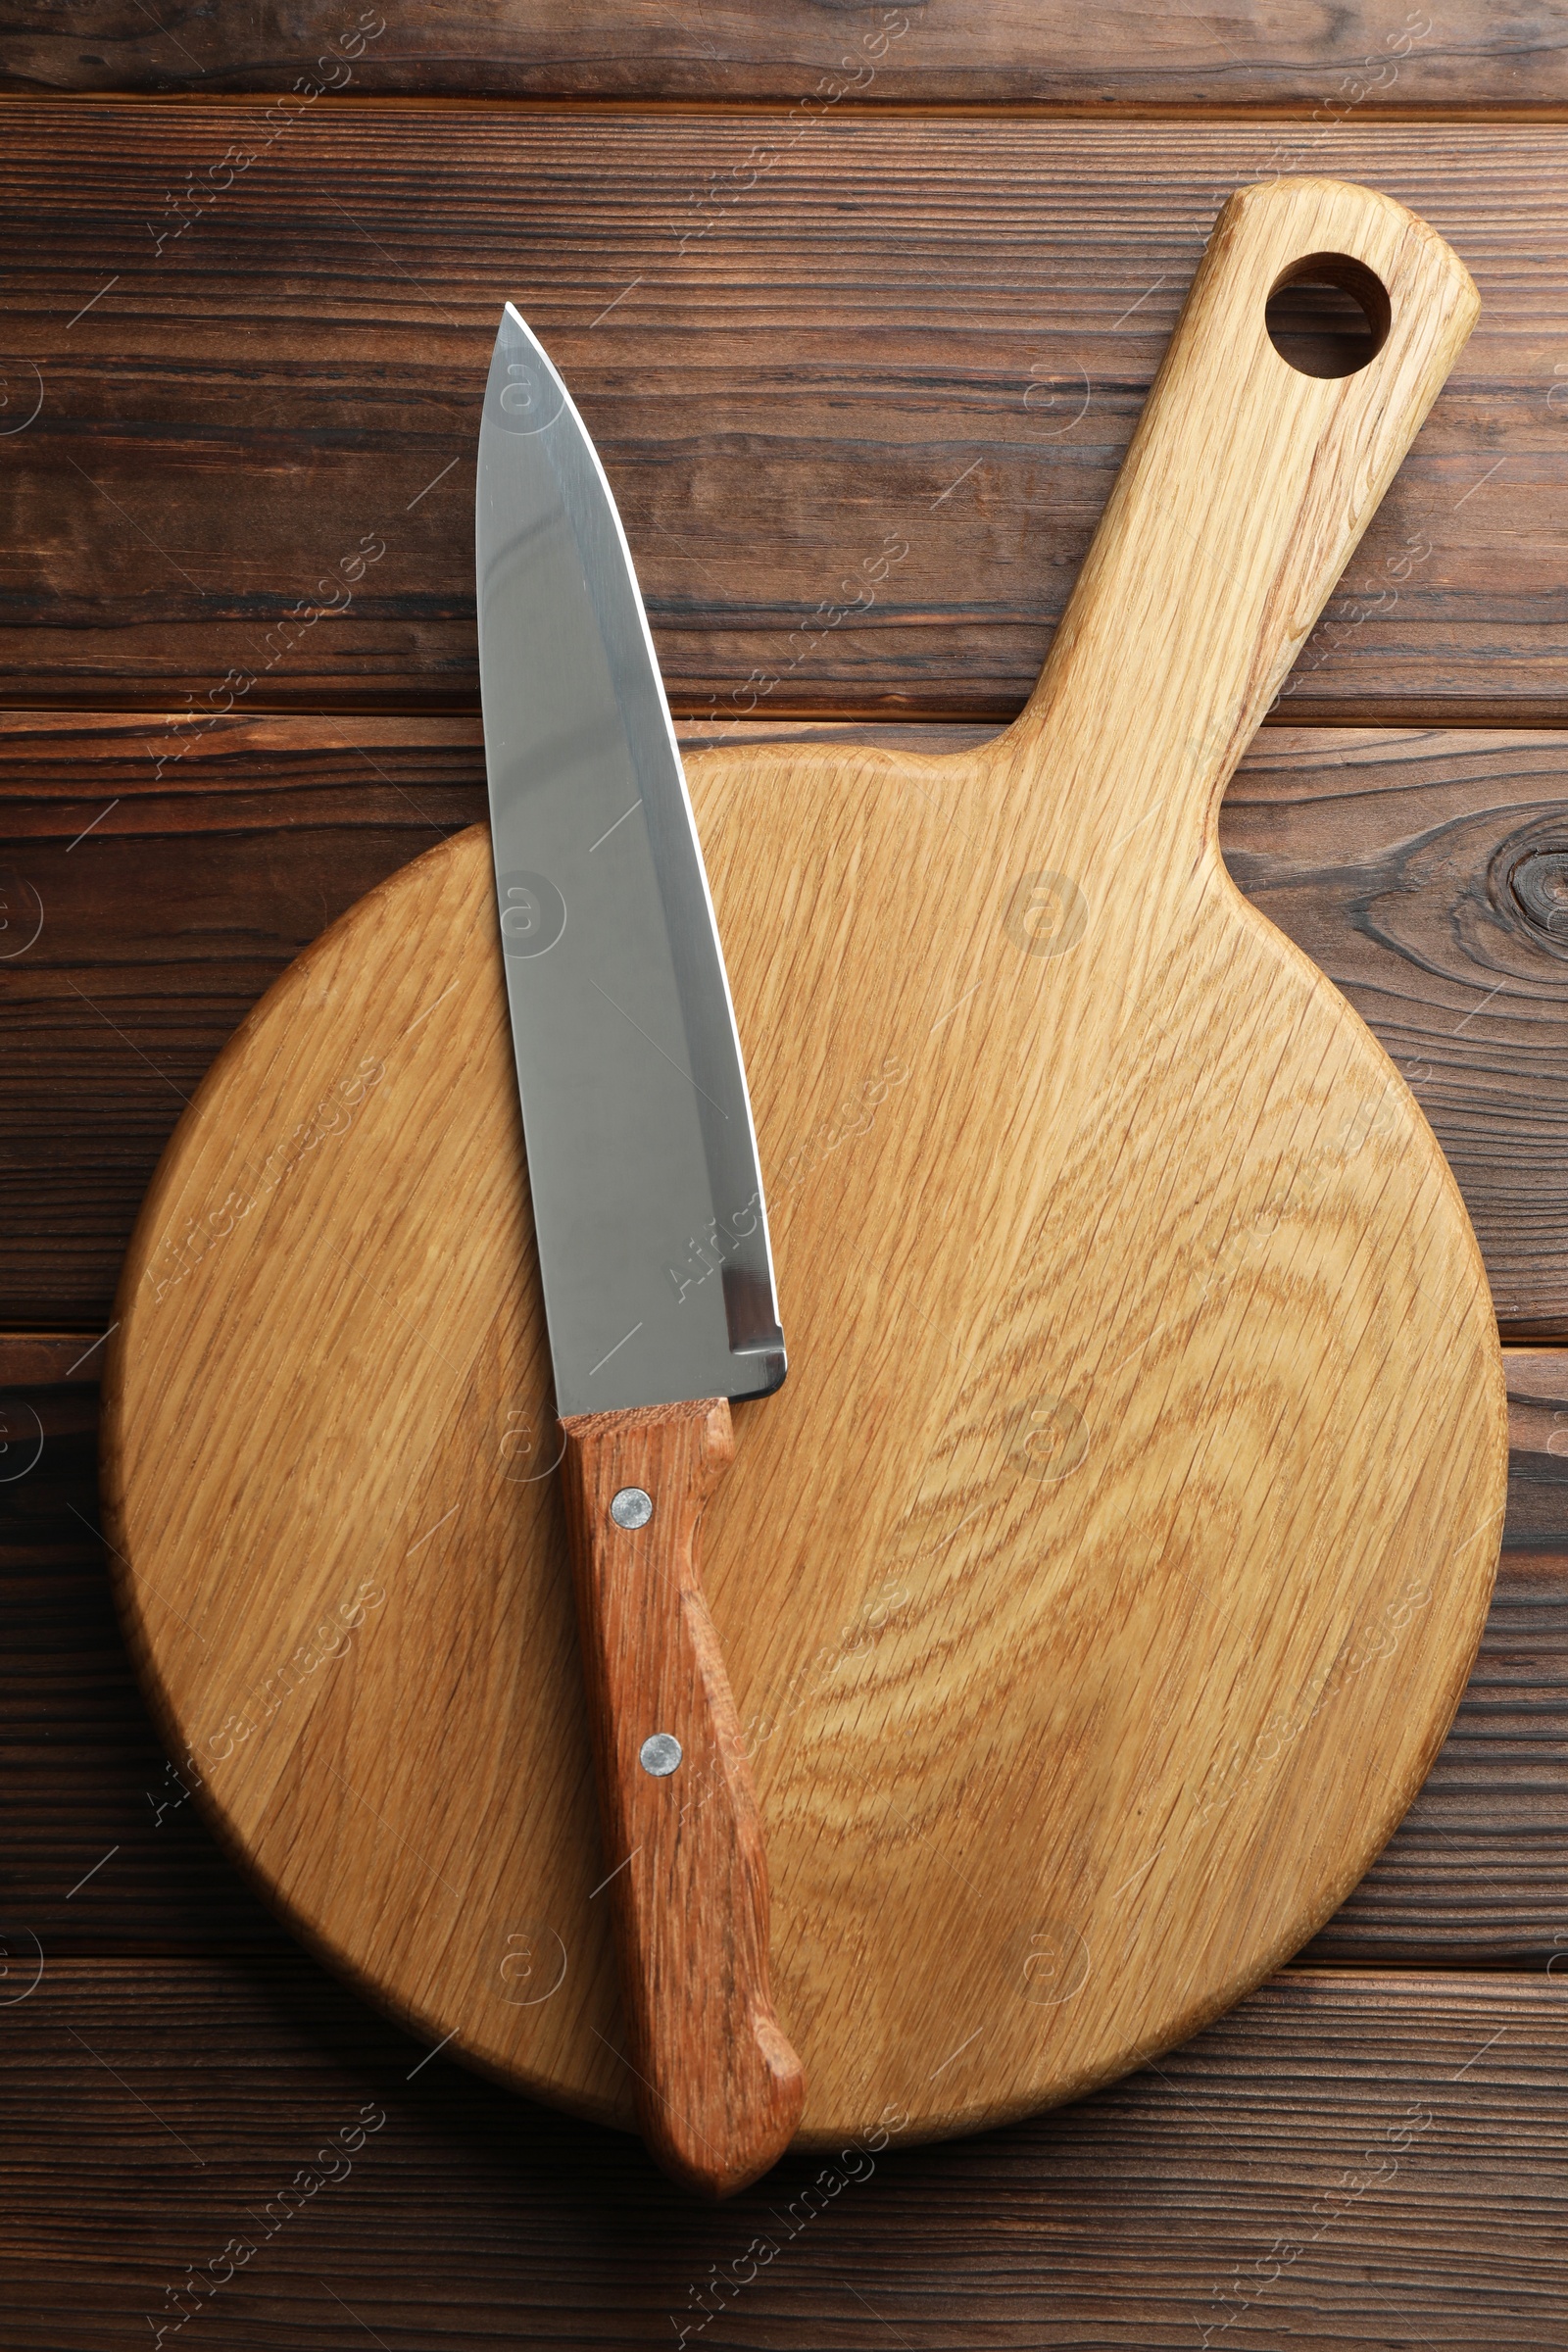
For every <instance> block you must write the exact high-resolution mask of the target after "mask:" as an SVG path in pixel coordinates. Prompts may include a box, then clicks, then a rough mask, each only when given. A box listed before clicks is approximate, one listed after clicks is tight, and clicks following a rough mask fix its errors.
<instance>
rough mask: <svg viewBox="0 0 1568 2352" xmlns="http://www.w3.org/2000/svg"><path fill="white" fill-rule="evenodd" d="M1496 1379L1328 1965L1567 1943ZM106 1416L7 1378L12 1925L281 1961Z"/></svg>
mask: <svg viewBox="0 0 1568 2352" xmlns="http://www.w3.org/2000/svg"><path fill="white" fill-rule="evenodd" d="M12 1345H14V1343H8V1344H6V1346H5V1347H4V1348H0V1358H9V1354H10V1347H11V1346H12ZM1504 1361H1505V1364H1506V1366H1507V1368H1508V1378H1509V1386H1510V1390H1511V1391H1512V1392H1513V1393H1514V1398H1515V1402H1514V1407H1513V1414H1514V1427H1513V1431H1512V1452H1511V1458H1510V1480H1509V1490H1508V1518H1507V1521H1506V1523H1505V1549H1504V1552H1503V1556H1502V1565H1501V1570H1500V1573H1499V1580H1498V1586H1497V1592H1496V1595H1495V1600H1494V1602H1493V1607H1492V1613H1491V1616H1490V1618H1489V1620H1488V1625H1487V1629H1486V1633H1485V1635H1484V1636H1483V1641H1482V1649H1481V1656H1480V1659H1479V1661H1478V1663H1477V1666H1476V1669H1475V1671H1474V1673H1473V1675H1472V1677H1471V1680H1470V1684H1469V1688H1468V1689H1467V1691H1466V1692H1465V1695H1464V1698H1463V1699H1462V1701H1461V1703H1460V1708H1459V1713H1458V1716H1457V1718H1456V1720H1455V1724H1454V1727H1453V1730H1452V1731H1451V1732H1450V1734H1449V1736H1448V1740H1447V1742H1446V1745H1445V1747H1444V1748H1443V1749H1442V1751H1441V1752H1440V1754H1439V1757H1438V1760H1437V1764H1436V1766H1435V1768H1434V1770H1433V1773H1432V1776H1431V1778H1430V1779H1429V1780H1428V1782H1427V1784H1426V1787H1425V1788H1424V1789H1422V1791H1421V1793H1420V1795H1419V1796H1418V1797H1417V1799H1416V1801H1415V1804H1414V1806H1413V1808H1412V1810H1411V1811H1410V1813H1409V1814H1408V1815H1407V1817H1406V1819H1405V1821H1404V1823H1403V1825H1402V1826H1401V1827H1400V1829H1399V1830H1397V1832H1396V1834H1395V1837H1394V1838H1393V1841H1392V1842H1391V1844H1390V1845H1389V1846H1388V1847H1387V1848H1386V1850H1385V1852H1384V1854H1383V1855H1382V1857H1381V1858H1380V1860H1379V1861H1378V1862H1377V1863H1376V1864H1375V1865H1374V1866H1373V1869H1372V1870H1371V1872H1370V1873H1369V1875H1368V1877H1367V1878H1366V1879H1365V1880H1364V1881H1363V1882H1362V1884H1361V1886H1360V1887H1357V1888H1356V1890H1355V1892H1354V1893H1353V1894H1352V1895H1351V1896H1350V1898H1349V1900H1348V1903H1347V1904H1346V1905H1345V1906H1344V1908H1343V1909H1342V1910H1341V1911H1340V1912H1339V1913H1338V1914H1337V1916H1336V1917H1335V1918H1334V1920H1332V1921H1331V1922H1330V1923H1329V1925H1328V1927H1327V1928H1325V1929H1324V1930H1323V1932H1322V1934H1321V1935H1320V1936H1318V1938H1317V1939H1316V1941H1315V1942H1314V1943H1313V1944H1312V1945H1311V1946H1310V1947H1309V1950H1310V1953H1311V1955H1312V1956H1313V1957H1314V1958H1315V1959H1318V1960H1328V1961H1334V1962H1336V1963H1340V1964H1347V1965H1358V1964H1359V1965H1364V1964H1366V1963H1367V1962H1368V1961H1376V1962H1377V1963H1379V1964H1388V1965H1397V1966H1405V1967H1420V1966H1432V1965H1437V1964H1441V1963H1445V1962H1447V1963H1452V1964H1454V1965H1465V1966H1488V1967H1500V1966H1516V1965H1522V1966H1530V1967H1536V1968H1541V1967H1544V1966H1546V1965H1547V1964H1548V1962H1549V1961H1550V1959H1551V1955H1552V1953H1553V1952H1554V1951H1555V1950H1557V1949H1559V1948H1568V1797H1565V1794H1564V1790H1565V1786H1568V1483H1564V1481H1563V1479H1562V1476H1561V1473H1562V1472H1563V1471H1568V1461H1565V1460H1564V1457H1563V1456H1562V1455H1561V1454H1560V1453H1553V1452H1551V1451H1550V1450H1548V1448H1549V1445H1550V1439H1551V1437H1552V1436H1553V1435H1555V1434H1556V1432H1557V1430H1558V1428H1559V1426H1568V1350H1564V1351H1546V1350H1536V1351H1530V1352H1521V1351H1517V1350H1509V1351H1508V1352H1507V1353H1506V1355H1505V1358H1504ZM95 1405H96V1398H95V1397H94V1395H93V1393H92V1392H91V1391H90V1390H85V1391H84V1390H82V1389H81V1388H80V1387H79V1386H75V1387H56V1388H52V1389H51V1388H46V1387H22V1386H13V1385H11V1384H10V1382H9V1380H8V1383H7V1393H6V1395H5V1397H4V1398H3V1400H0V1410H3V1411H4V1414H5V1419H6V1427H7V1431H8V1432H9V1435H8V1437H7V1444H8V1446H15V1448H16V1450H15V1453H14V1454H8V1455H7V1456H6V1457H4V1461H0V1467H4V1462H5V1461H9V1462H11V1463H12V1465H13V1468H14V1469H15V1468H16V1467H17V1466H20V1467H21V1475H20V1476H17V1475H13V1476H11V1477H10V1478H8V1480H7V1482H6V1483H5V1484H4V1485H0V1756H3V1759H4V1768H5V1779H6V1788H7V1792H8V1796H7V1812H6V1837H5V1867H6V1872H7V1882H6V1885H7V1893H6V1903H7V1913H6V1917H7V1919H9V1920H11V1921H12V1922H14V1923H15V1924H17V1925H19V1926H25V1927H26V1928H28V1929H29V1931H30V1932H32V1933H34V1934H36V1935H37V1936H40V1937H41V1939H42V1941H43V1943H44V1945H45V1947H46V1949H47V1950H48V1951H49V1952H51V1953H68V1952H69V1953H78V1954H91V1953H99V1954H102V1953H113V1952H126V1951H150V1950H167V1949H170V1948H172V1947H179V1948H197V1947H207V1948H211V1947H212V1946H214V1945H240V1946H246V1947H250V1946H260V1947H272V1948H276V1947H279V1946H281V1945H283V1944H284V1943H285V1942H286V1938H285V1937H284V1936H283V1932H282V1930H281V1929H279V1928H278V1927H277V1926H276V1925H275V1923H274V1922H273V1920H272V1918H271V1916H270V1913H269V1912H268V1911H266V1910H265V1909H264V1908H263V1906H262V1905H261V1903H260V1902H259V1901H258V1900H257V1899H256V1897H255V1896H254V1895H252V1894H251V1893H250V1891H249V1888H248V1886H247V1885H246V1883H245V1882H244V1881H243V1880H242V1879H241V1877H240V1876H239V1875H238V1873H237V1872H236V1871H235V1870H234V1869H232V1868H231V1867H230V1865H229V1864H228V1862H227V1861H226V1860H225V1859H224V1857H223V1856H222V1855H221V1853H220V1852H219V1850H218V1848H217V1846H216V1845H215V1844H214V1842H213V1840H212V1838H211V1837H210V1835H209V1834H208V1832H207V1830H206V1828H205V1826H204V1825H203V1823H202V1821H201V1820H200V1818H199V1816H198V1815H197V1812H196V1808H195V1806H194V1805H193V1804H192V1803H190V1802H189V1800H188V1796H187V1794H186V1790H187V1788H188V1785H189V1783H190V1781H191V1779H192V1777H193V1776H192V1775H191V1774H190V1772H189V1771H188V1770H186V1771H185V1772H184V1773H183V1774H182V1773H181V1771H180V1767H181V1765H182V1763H183V1762H184V1759H182V1758H180V1757H177V1756H176V1757H174V1758H172V1759H171V1758H169V1757H167V1756H166V1755H165V1754H164V1753H163V1752H162V1750H161V1748H160V1745H159V1742H158V1740H157V1738H156V1736H155V1734H154V1732H153V1730H152V1727H151V1725H150V1722H149V1720H148V1716H147V1711H146V1707H145V1705H144V1703H143V1701H142V1698H141V1695H140V1693H139V1691H138V1690H137V1688H136V1685H135V1682H134V1680H133V1678H132V1675H131V1672H130V1668H129V1665H128V1663H127V1660H126V1657H125V1652H124V1647H123V1642H122V1641H121V1638H120V1634H119V1630H118V1628H117V1625H116V1622H115V1616H114V1611H113V1608H112V1606H111V1603H110V1597H109V1585H108V1579H107V1575H106V1573H105V1567H106V1563H105V1560H104V1555H103V1552H102V1549H101V1547H100V1543H99V1538H98V1531H99V1530H100V1529H101V1527H102V1520H101V1519H100V1517H99V1507H98V1498H97V1493H96V1479H95V1467H94V1446H93V1435H94V1426H95ZM1533 1412H1534V1413H1535V1414H1537V1415H1538V1416H1540V1415H1541V1414H1543V1413H1544V1414H1556V1413H1561V1414H1563V1415H1564V1416H1565V1420H1564V1422H1563V1423H1562V1424H1560V1425H1559V1424H1558V1423H1557V1422H1556V1421H1555V1420H1548V1419H1545V1418H1541V1417H1538V1418H1536V1419H1534V1420H1532V1419H1531V1418H1530V1416H1531V1414H1532V1413H1533ZM40 1428H41V1435H42V1445H41V1447H40V1448H39V1449H38V1450H37V1452H36V1455H35V1457H34V1444H35V1431H36V1430H39V1429H40ZM1532 1432H1534V1435H1532ZM1553 1480H1555V1483H1552V1482H1553ZM1521 1520H1522V1521H1523V1524H1522V1525H1521ZM4 1925H5V1921H0V1926H4ZM1559 1936H1560V1937H1561V1938H1562V1944H1561V1945H1559V1943H1558V1941H1557V1938H1558V1937H1559ZM0 1991H3V1985H0ZM0 2341H3V2338H0Z"/></svg>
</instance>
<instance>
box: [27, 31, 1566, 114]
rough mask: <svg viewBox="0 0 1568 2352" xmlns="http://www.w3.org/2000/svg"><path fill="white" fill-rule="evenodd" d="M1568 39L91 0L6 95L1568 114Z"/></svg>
mask: <svg viewBox="0 0 1568 2352" xmlns="http://www.w3.org/2000/svg"><path fill="white" fill-rule="evenodd" d="M377 25H379V27H380V29H378V30H377V29H376V26H377ZM1564 47H1565V43H1564V39H1563V28H1562V21H1561V17H1560V14H1559V12H1558V11H1557V10H1556V9H1555V8H1552V7H1550V6H1545V5H1542V4H1541V0H1537V4H1536V5H1534V6H1531V5H1528V4H1526V0H1513V5H1511V6H1508V7H1505V8H1495V9H1489V8H1485V7H1482V6H1479V5H1477V4H1476V0H1467V4H1466V5H1464V6H1461V7H1459V8H1457V9H1454V10H1451V11H1446V12H1444V14H1443V18H1442V22H1441V23H1435V22H1434V20H1433V18H1432V17H1431V16H1430V15H1429V14H1428V13H1427V12H1426V11H1425V10H1423V9H1417V8H1409V9H1406V8H1397V9H1393V10H1390V9H1385V8H1377V7H1373V6H1371V5H1369V4H1368V0H1351V4H1350V5H1348V6H1344V7H1337V8H1335V9H1334V10H1332V11H1324V12H1321V13H1314V14H1311V15H1307V16H1304V17H1303V15H1302V14H1301V12H1300V11H1299V10H1295V9H1291V8H1287V7H1284V6H1281V5H1279V4H1278V0H1274V4H1273V5H1270V6H1264V7H1254V8H1248V9H1232V10H1230V11H1228V12H1226V13H1225V14H1224V15H1223V16H1218V15H1199V14H1194V13H1189V12H1186V11H1182V10H1176V11H1172V12H1170V13H1168V14H1162V15H1158V16H1153V17H1151V16H1150V15H1149V13H1148V12H1147V11H1144V10H1140V9H1136V8H1133V7H1131V6H1129V5H1127V0H1119V4H1118V5H1114V6H1112V7H1109V8H1099V9H1095V10H1093V11H1086V10H1083V9H1079V8H1074V7H1071V6H1069V5H1066V0H1044V5H1041V6H1037V7H1030V6H1028V5H1026V0H1004V4H1003V5H1001V6H995V7H986V6H983V5H982V4H981V0H950V5H948V6H947V7H944V8H940V9H936V8H933V9H929V10H928V9H926V8H924V7H923V6H921V5H919V4H918V0H916V5H914V6H913V7H910V8H907V9H904V8H893V7H871V8H852V9H850V10H848V11H844V10H838V9H835V10H831V11H829V10H823V9H821V8H818V7H814V6H812V5H810V4H809V0H779V4H778V5H776V6H775V7H773V8H770V9H769V10H768V12H767V16H766V18H765V20H764V19H763V18H761V17H760V16H759V15H758V14H757V13H756V12H755V11H754V10H751V9H748V8H746V7H745V6H744V5H742V0H707V4H706V5H705V6H704V7H703V8H702V9H701V10H700V11H698V12H696V13H695V14H694V15H693V16H691V17H690V18H689V19H686V18H683V17H682V16H681V15H680V14H679V13H678V12H674V11H666V10H663V9H649V8H646V7H640V6H638V5H637V4H636V0H578V4H577V5H576V6H575V7H573V8H572V9H571V10H570V11H569V12H563V11H562V10H560V9H559V8H552V7H551V6H550V5H549V0H513V4H512V5H510V6H509V7H508V8H507V9H506V10H505V11H496V10H492V9H487V8H485V7H483V6H481V5H478V0H445V4H444V5H443V6H441V7H439V8H432V9H414V8H407V7H405V8H401V9H400V8H398V7H396V6H395V5H394V6H391V7H385V8H382V7H377V8H374V9H369V8H360V7H359V6H357V5H355V6H345V7H344V8H343V9H342V10H341V11H340V12H339V19H338V20H328V19H325V18H323V19H322V21H321V24H320V25H319V28H318V29H315V30H311V29H307V28H305V27H303V26H302V24H301V20H300V19H299V17H298V16H297V15H296V14H295V13H294V12H293V11H291V10H290V9H289V8H287V7H286V6H284V5H282V0H263V4H262V5H260V6H253V7H250V8H247V9H246V10H244V11H243V13H236V12H233V11H220V10H215V9H212V8H206V7H199V6H183V7H179V8H174V9H172V8H162V9H160V10H158V12H157V17H156V22H153V21H152V20H149V19H147V18H145V17H142V16H140V15H138V13H137V11H136V9H135V7H134V5H127V4H126V0H89V5H87V6H78V7H77V8H75V9H74V10H73V13H72V19H71V23H70V25H69V27H68V26H63V25H59V26H57V25H55V24H54V23H52V22H51V21H50V19H49V18H47V17H44V18H41V19H38V20H36V21H34V22H33V23H31V24H27V25H22V24H20V23H19V24H18V25H16V26H15V28H14V29H12V30H11V31H10V32H9V36H8V39H7V43H6V55H5V59H4V73H3V76H0V83H3V86H9V87H11V88H33V89H40V88H41V89H60V90H110V89H123V90H131V89H142V90H191V91H196V90H200V91H201V92H203V93H204V94H205V93H208V92H211V91H213V90H218V89H227V90H287V89H291V88H292V87H293V86H294V84H295V80H296V77H297V76H314V77H315V78H317V79H318V80H319V81H320V82H322V83H324V84H326V85H328V86H330V87H333V88H338V89H348V88H350V87H352V88H353V89H355V90H358V91H366V92H376V93H391V92H394V91H419V92H427V93H434V92H437V91H451V92H464V93H474V92H493V93H503V92H505V93H507V94H510V95H530V96H546V97H556V96H569V97H587V96H603V97H623V98H686V99H708V100H711V99H715V98H720V97H723V98H737V97H741V98H769V99H774V100H776V101H777V102H778V104H779V107H780V109H781V110H784V120H785V121H786V122H789V123H791V127H792V128H793V127H795V123H796V122H798V121H804V122H806V123H809V122H810V121H811V119H812V117H811V115H810V114H809V112H806V111H805V110H806V106H807V102H808V101H809V100H812V99H814V100H815V102H816V105H817V107H818V108H820V107H822V106H824V104H825V105H827V106H832V105H836V104H843V103H845V100H844V98H839V97H836V96H835V95H834V93H835V92H840V91H842V92H845V93H846V94H848V93H852V92H853V97H851V98H850V101H849V102H850V103H853V104H860V105H864V104H872V105H875V104H878V103H880V102H884V101H892V102H901V103H905V104H908V103H910V102H918V103H922V104H926V105H939V104H942V105H951V104H955V103H957V104H971V105H972V104H975V103H979V102H985V103H989V104H993V105H1020V104H1025V103H1034V104H1038V105H1048V106H1062V107H1068V106H1071V107H1081V108H1090V109H1103V108H1106V107H1111V106H1137V107H1141V108H1147V107H1192V106H1215V105H1220V106H1227V107H1241V106H1258V107H1263V106H1290V107H1292V108H1294V109H1298V110H1299V111H1300V112H1302V113H1303V114H1304V113H1306V112H1307V111H1308V110H1311V111H1310V118H1309V119H1310V120H1311V121H1312V122H1313V123H1314V124H1316V123H1330V124H1331V123H1334V122H1335V121H1336V120H1338V119H1339V117H1340V116H1342V115H1343V114H1345V113H1348V112H1349V111H1350V110H1352V109H1354V108H1358V107H1365V108H1366V109H1367V110H1368V111H1371V110H1373V109H1378V110H1385V109H1389V108H1394V109H1405V108H1409V107H1417V106H1430V105H1461V106H1465V107H1469V108H1474V107H1481V106H1492V107H1495V108H1497V109H1498V110H1499V111H1501V110H1504V109H1505V110H1507V111H1508V112H1510V113H1513V112H1517V111H1519V110H1521V109H1524V108H1541V107H1545V106H1549V105H1553V104H1558V105H1560V104H1562V103H1563V102H1564V101H1565V100H1568V71H1565V64H1564ZM796 109H800V110H801V112H800V114H799V115H798V116H796V114H795V110H796ZM792 117H794V120H793V121H792Z"/></svg>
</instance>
